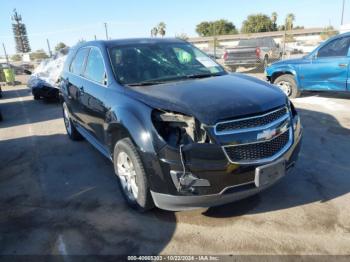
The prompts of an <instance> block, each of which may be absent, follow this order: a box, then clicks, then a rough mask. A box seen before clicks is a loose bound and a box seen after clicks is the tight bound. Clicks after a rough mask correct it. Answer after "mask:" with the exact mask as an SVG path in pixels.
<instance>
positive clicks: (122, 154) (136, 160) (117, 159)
mask: <svg viewBox="0 0 350 262" xmlns="http://www.w3.org/2000/svg"><path fill="white" fill-rule="evenodd" d="M113 163H114V171H115V174H116V176H117V177H118V179H119V185H120V188H121V191H122V193H123V196H124V198H125V200H126V201H127V203H128V204H129V206H131V207H132V208H134V209H136V210H138V211H140V212H145V211H147V210H150V209H152V208H153V207H154V203H153V199H152V196H151V192H150V188H149V184H148V179H147V175H146V172H145V169H144V167H143V163H142V161H141V158H140V155H139V153H138V152H137V149H136V147H135V146H134V144H133V142H132V141H131V139H130V138H124V139H122V140H119V141H118V142H117V143H116V145H115V147H114V154H113ZM128 170H131V171H128Z"/></svg>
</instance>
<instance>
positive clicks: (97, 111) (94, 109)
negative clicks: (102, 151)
mask: <svg viewBox="0 0 350 262" xmlns="http://www.w3.org/2000/svg"><path fill="white" fill-rule="evenodd" d="M83 77H84V78H85V79H86V81H85V85H84V90H83V93H84V94H83V97H84V99H82V100H81V107H82V109H83V115H82V118H83V119H84V122H85V128H86V129H87V130H88V131H90V132H91V134H92V135H93V136H94V137H95V138H96V139H97V140H98V142H100V143H101V144H104V142H105V140H104V122H105V115H106V112H107V111H106V108H105V104H104V103H103V100H104V97H105V94H106V87H107V84H108V80H107V75H106V69H105V64H104V60H103V56H102V53H101V51H100V49H99V48H98V47H91V49H90V52H89V55H88V58H87V61H86V67H85V71H84V73H83Z"/></svg>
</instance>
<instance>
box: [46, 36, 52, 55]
mask: <svg viewBox="0 0 350 262" xmlns="http://www.w3.org/2000/svg"><path fill="white" fill-rule="evenodd" d="M46 43H47V48H48V49H49V56H50V57H52V52H51V47H50V42H49V39H46Z"/></svg>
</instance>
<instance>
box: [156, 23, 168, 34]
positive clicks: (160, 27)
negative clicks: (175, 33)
mask: <svg viewBox="0 0 350 262" xmlns="http://www.w3.org/2000/svg"><path fill="white" fill-rule="evenodd" d="M157 29H158V33H159V34H160V35H161V36H162V37H164V36H165V33H166V31H165V30H166V24H165V23H164V22H160V23H159V24H158V28H157Z"/></svg>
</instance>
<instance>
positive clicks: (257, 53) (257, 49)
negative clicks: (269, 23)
mask: <svg viewBox="0 0 350 262" xmlns="http://www.w3.org/2000/svg"><path fill="white" fill-rule="evenodd" d="M260 53H261V50H260V48H259V47H257V48H256V49H255V54H256V57H258V58H259V57H260Z"/></svg>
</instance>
